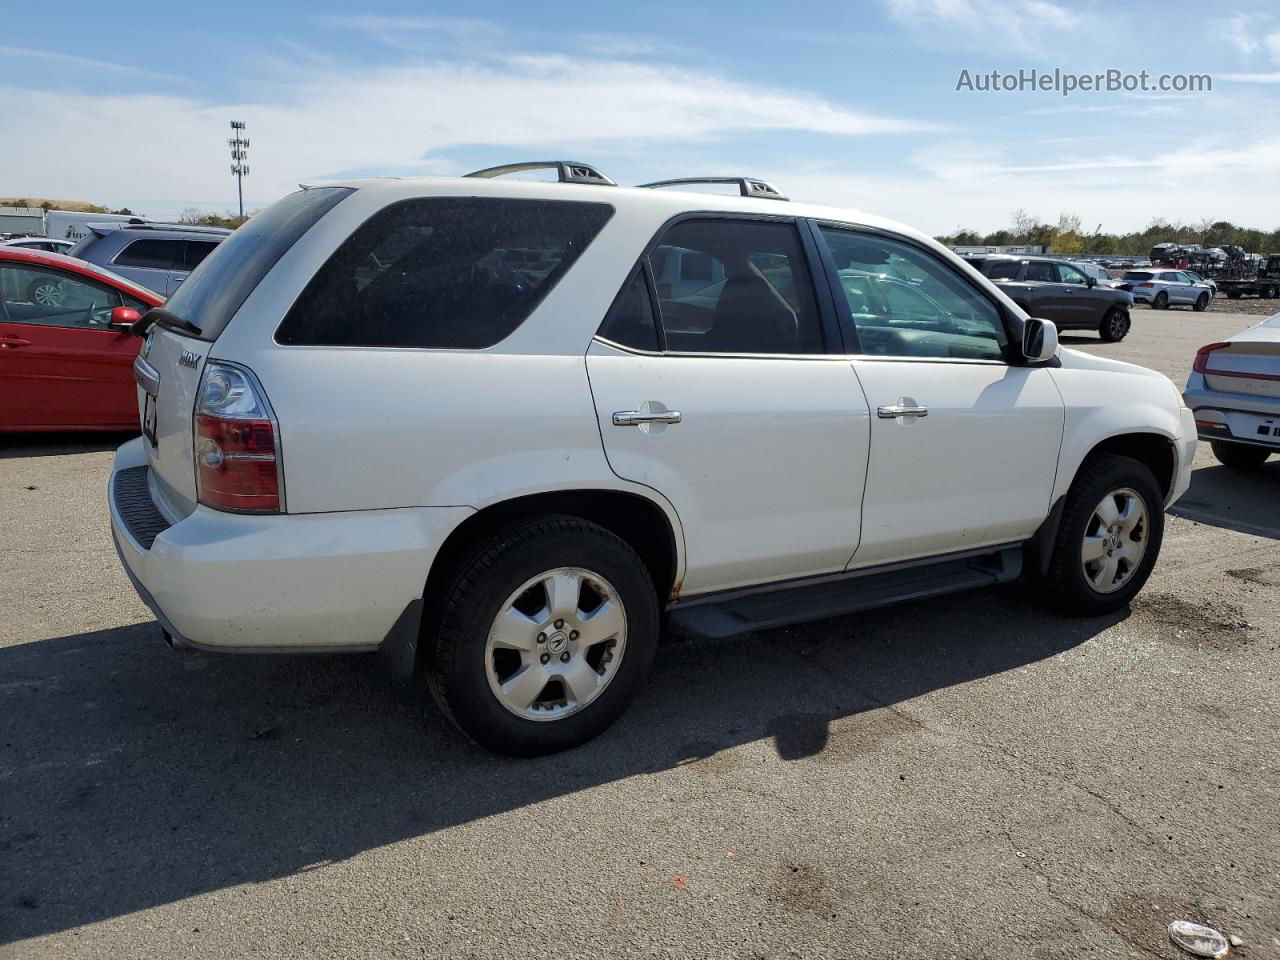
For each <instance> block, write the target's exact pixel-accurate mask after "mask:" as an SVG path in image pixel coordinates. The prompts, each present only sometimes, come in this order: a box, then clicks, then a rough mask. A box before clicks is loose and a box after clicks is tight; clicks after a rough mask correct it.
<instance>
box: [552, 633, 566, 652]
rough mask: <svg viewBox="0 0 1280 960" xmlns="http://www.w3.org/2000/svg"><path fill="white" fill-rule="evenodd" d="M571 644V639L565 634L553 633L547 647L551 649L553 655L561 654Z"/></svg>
mask: <svg viewBox="0 0 1280 960" xmlns="http://www.w3.org/2000/svg"><path fill="white" fill-rule="evenodd" d="M568 643H569V638H568V637H566V636H565V635H564V634H563V633H553V634H552V635H551V636H550V638H548V640H547V646H548V647H550V648H551V652H552V653H559V652H560V651H561V650H563V649H564V648H565V647H566V646H567V645H568Z"/></svg>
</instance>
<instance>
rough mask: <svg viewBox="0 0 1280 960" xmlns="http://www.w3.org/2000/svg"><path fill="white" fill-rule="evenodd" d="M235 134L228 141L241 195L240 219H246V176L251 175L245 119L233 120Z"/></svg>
mask: <svg viewBox="0 0 1280 960" xmlns="http://www.w3.org/2000/svg"><path fill="white" fill-rule="evenodd" d="M231 131H232V134H233V136H232V137H231V139H230V140H228V141H227V144H228V145H229V146H230V147H231V173H232V175H233V176H234V177H235V178H236V193H237V194H238V195H239V197H240V219H241V220H243V219H244V178H245V177H247V176H248V175H249V164H247V163H245V160H246V159H248V156H249V138H248V137H246V136H245V135H244V121H243V120H232V121H231Z"/></svg>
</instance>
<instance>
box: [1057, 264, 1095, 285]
mask: <svg viewBox="0 0 1280 960" xmlns="http://www.w3.org/2000/svg"><path fill="white" fill-rule="evenodd" d="M1058 277H1059V279H1061V281H1062V282H1063V283H1078V284H1080V285H1081V286H1084V285H1085V284H1086V283H1088V282H1089V281H1088V278H1087V277H1086V276H1085V275H1084V274H1083V273H1081V272H1080V271H1079V270H1077V269H1076V268H1075V267H1073V266H1071V265H1070V264H1066V263H1060V264H1058Z"/></svg>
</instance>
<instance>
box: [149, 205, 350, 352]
mask: <svg viewBox="0 0 1280 960" xmlns="http://www.w3.org/2000/svg"><path fill="white" fill-rule="evenodd" d="M349 193H351V189H350V188H349V187H312V188H311V189H310V190H299V191H298V192H297V193H291V194H289V195H288V196H287V197H285V198H284V199H283V200H279V201H277V202H276V203H273V204H272V205H271V206H269V207H267V209H265V210H263V211H262V212H261V213H255V214H254V215H253V216H252V217H250V218H249V222H248V223H246V224H245V225H244V226H242V227H240V228H239V229H237V230H236V231H235V232H234V233H232V234H231V236H229V237H227V239H225V240H223V241H222V242H221V243H219V244H218V245H217V247H215V248H214V250H213V252H212V253H210V254H209V256H207V257H206V258H205V259H204V261H203V262H202V263H201V264H200V266H199V268H198V269H196V270H194V271H192V273H191V276H189V277H187V279H186V280H185V281H183V283H182V285H181V286H180V287H178V292H177V293H175V294H174V295H173V296H172V297H170V298H169V300H168V302H167V303H166V304H165V305H164V308H165V310H167V311H168V312H169V313H172V314H176V315H177V316H179V317H182V318H183V319H184V320H189V321H190V322H192V323H194V324H195V325H196V326H198V327H199V328H200V330H201V334H200V337H201V339H203V340H216V339H217V337H218V334H220V333H221V332H222V328H223V327H225V326H226V325H227V322H228V321H229V320H230V319H231V318H232V317H233V316H234V315H235V312H236V311H237V310H239V309H240V305H241V304H242V303H244V302H245V300H246V299H248V296H249V294H251V293H253V290H254V288H255V287H257V285H258V284H259V283H260V282H261V281H262V278H263V277H265V276H266V275H267V272H268V271H269V270H270V269H271V268H272V267H274V266H275V265H276V261H277V260H279V259H280V258H281V257H283V256H284V255H285V252H286V251H287V250H288V249H289V248H290V247H292V246H293V245H294V244H295V243H296V242H297V241H298V238H299V237H301V236H302V235H303V234H304V233H306V232H307V231H308V230H310V229H311V227H312V226H314V225H315V223H316V221H317V220H319V219H320V218H321V217H323V216H324V215H325V214H326V213H328V212H329V211H330V210H332V209H333V207H334V206H335V205H336V204H337V203H338V202H339V201H340V200H342V199H343V198H344V197H345V196H347V194H349Z"/></svg>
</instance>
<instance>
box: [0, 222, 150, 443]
mask: <svg viewBox="0 0 1280 960" xmlns="http://www.w3.org/2000/svg"><path fill="white" fill-rule="evenodd" d="M163 302H164V298H163V297H161V296H159V295H158V294H156V293H154V292H152V291H151V290H148V289H147V288H146V287H140V286H138V285H137V284H136V283H133V282H131V281H129V280H126V279H125V278H124V277H119V276H116V275H115V274H114V273H110V272H109V271H106V270H103V269H101V268H99V267H96V266H94V265H93V264H91V263H86V262H85V261H84V260H77V259H75V258H74V257H66V256H63V255H62V254H59V253H45V252H43V251H39V250H23V249H19V248H15V247H0V431H14V430H130V429H132V430H136V429H137V428H138V401H137V394H136V393H135V388H134V383H133V360H134V357H136V356H137V355H138V348H139V346H141V344H142V340H141V339H140V338H138V337H135V336H133V335H132V334H131V333H130V332H129V327H130V326H132V325H133V323H134V322H135V321H136V320H137V319H138V318H139V317H140V316H141V314H142V313H143V312H145V311H146V310H148V309H150V308H151V307H158V306H159V305H160V304H161V303H163Z"/></svg>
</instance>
